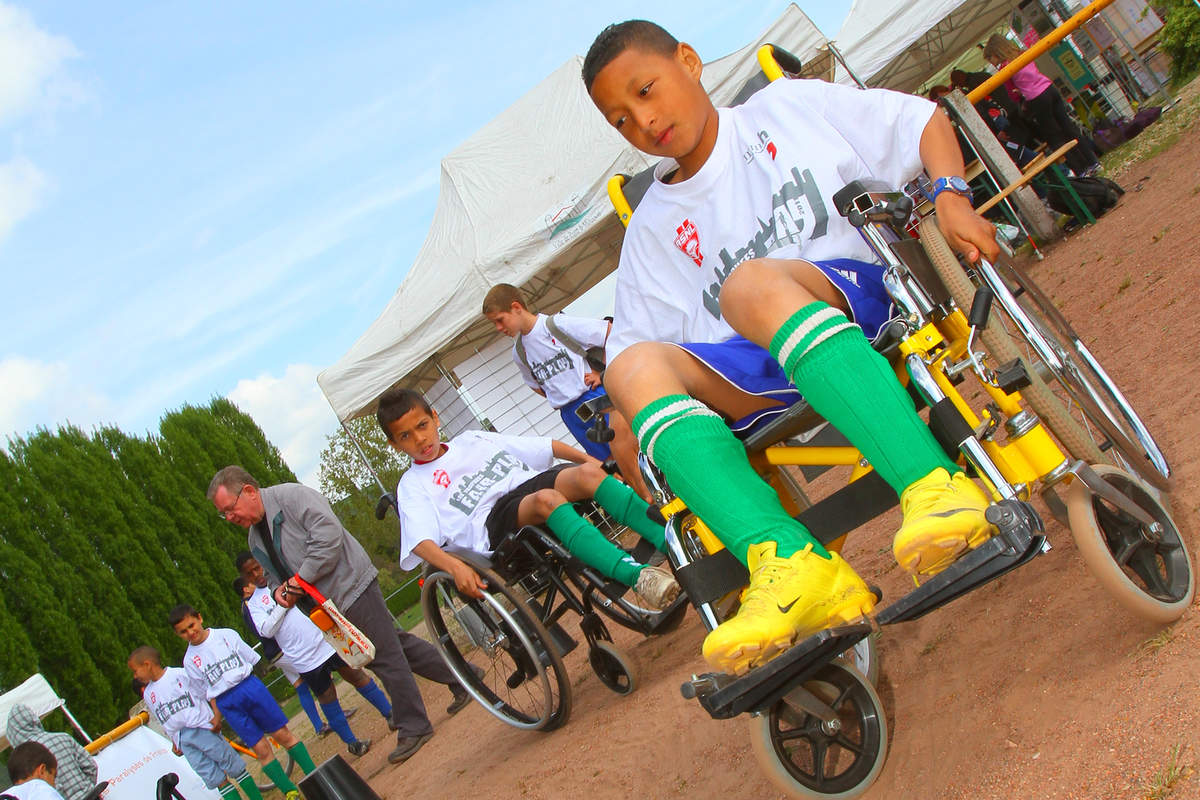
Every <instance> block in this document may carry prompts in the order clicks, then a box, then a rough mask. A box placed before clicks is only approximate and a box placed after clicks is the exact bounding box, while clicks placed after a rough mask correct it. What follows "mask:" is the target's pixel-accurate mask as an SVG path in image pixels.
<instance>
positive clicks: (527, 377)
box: [513, 314, 608, 408]
mask: <svg viewBox="0 0 1200 800" xmlns="http://www.w3.org/2000/svg"><path fill="white" fill-rule="evenodd" d="M554 324H555V325H557V326H558V328H559V330H561V331H562V332H563V333H565V334H566V335H567V336H570V337H571V338H573V339H574V340H575V341H577V342H579V344H581V345H583V346H584V347H585V348H586V347H603V346H604V340H605V339H606V338H607V337H608V320H604V319H588V318H586V317H568V316H566V315H565V314H555V315H554ZM521 342H522V343H523V344H524V345H525V359H526V360H527V361H528V362H529V367H528V368H526V366H525V365H524V364H523V363H521V359H520V358H518V357H517V346H516V343H515V342H514V343H513V360H514V361H516V362H517V370H518V371H519V372H520V373H521V378H522V379H524V381H525V383H526V384H527V385H528V386H529V387H530V388H531V389H541V390H542V391H543V392H545V393H546V400H547V401H548V402H549V403H550V405H552V406H554V407H555V408H562V407H563V406H565V405H566V404H567V403H570V402H571V401H572V400H574V399H575V398H577V397H579V395H581V394H583V393H584V392H586V391H587V390H588V386H587V384H586V383H584V382H583V376H584V375H586V374H587V373H588V372H591V371H592V368H591V367H590V366H588V364H587V362H586V361H584V360H583V357H582V356H579V355H576V354H575V353H572V352H571V350H570V349H569V348H568V347H567V346H566V345H565V344H563V343H562V342H560V341H558V339H556V338H555V337H554V335H553V334H551V333H550V329H549V328H547V327H546V315H545V314H538V315H537V319H536V320H535V321H534V323H533V328H532V329H531V330H530V331H529V333H527V334H524V335H523V336H522V337H521Z"/></svg>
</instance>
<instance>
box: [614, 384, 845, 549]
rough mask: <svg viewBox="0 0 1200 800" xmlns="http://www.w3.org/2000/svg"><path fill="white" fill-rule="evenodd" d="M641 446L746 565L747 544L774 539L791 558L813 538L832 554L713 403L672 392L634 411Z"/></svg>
mask: <svg viewBox="0 0 1200 800" xmlns="http://www.w3.org/2000/svg"><path fill="white" fill-rule="evenodd" d="M633 431H634V433H635V434H636V435H637V438H638V442H640V443H641V446H642V449H643V450H644V451H645V452H646V454H647V455H649V456H650V458H651V459H653V461H654V463H655V464H657V465H658V468H659V469H661V470H662V471H663V474H664V475H666V476H667V482H668V483H670V484H671V489H672V490H673V491H674V492H675V494H677V495H679V496H680V497H682V498H683V501H684V502H685V503H687V504H688V507H689V508H691V509H692V511H694V512H695V513H696V515H697V516H698V517H700V519H702V520H704V522H705V523H706V524H707V525H708V527H709V528H711V529H712V532H713V533H715V534H716V535H717V537H718V538H720V540H721V541H722V542H724V543H725V546H726V547H727V548H729V552H731V553H733V554H734V555H735V556H736V557H737V558H738V559H739V560H740V561H741V562H742V563H743V564H745V563H746V551H747V550H748V549H749V547H750V545H752V544H757V543H759V542H775V544H776V549H775V554H776V555H777V556H779V557H780V558H787V557H788V556H790V555H792V554H793V553H795V552H796V551H797V550H802V549H804V547H805V545H809V544H811V545H812V546H813V552H815V553H817V554H819V555H821V556H823V557H824V558H829V553H828V552H827V551H826V550H825V548H824V547H822V546H821V543H820V542H818V541H817V540H816V539H815V538H813V535H812V534H811V533H809V532H808V529H807V528H805V527H804V526H803V525H801V524H800V523H799V522H797V521H796V520H794V519H792V518H791V517H790V516H789V515H788V513H787V512H786V511H784V509H783V506H782V505H780V503H779V497H778V495H776V494H775V491H774V490H773V489H772V488H771V487H770V486H768V485H767V484H766V483H765V482H764V481H763V480H762V479H761V478H759V477H758V475H757V473H755V472H754V469H753V468H752V467H751V466H750V462H749V461H748V460H747V459H746V451H745V449H744V448H743V447H742V443H741V442H739V441H738V440H737V439H736V438H734V435H733V433H732V432H731V431H730V430H729V428H728V426H726V425H725V423H724V421H722V419H721V418H720V417H719V416H717V414H716V413H714V412H713V411H712V409H710V408H708V407H707V406H705V405H704V404H703V403H701V402H699V401H698V400H693V399H692V398H691V397H688V396H687V395H682V394H676V395H667V396H666V397H663V398H661V399H659V400H655V401H654V402H653V403H651V404H650V405H648V406H646V407H645V408H643V409H642V410H641V412H640V413H639V414H638V415H637V416H636V417H634V418H633Z"/></svg>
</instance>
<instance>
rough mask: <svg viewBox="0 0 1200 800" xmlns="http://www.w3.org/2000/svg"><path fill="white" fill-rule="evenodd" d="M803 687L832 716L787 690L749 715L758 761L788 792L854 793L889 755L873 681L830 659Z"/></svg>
mask: <svg viewBox="0 0 1200 800" xmlns="http://www.w3.org/2000/svg"><path fill="white" fill-rule="evenodd" d="M803 688H804V689H806V690H807V691H808V692H810V693H811V694H812V695H814V696H815V697H816V699H817V700H818V701H819V702H821V703H823V704H825V705H827V706H829V707H830V708H832V709H833V712H834V714H835V715H836V718H835V719H833V720H829V721H827V720H822V719H821V718H820V717H819V716H817V715H816V714H814V713H812V712H811V711H808V710H805V709H804V708H803V707H801V706H802V704H801V703H799V702H794V701H791V700H789V698H788V696H786V695H785V696H784V697H783V698H781V699H780V700H779V701H778V702H776V703H775V704H774V705H773V706H771V707H770V708H769V709H767V710H765V711H763V712H762V713H761V714H757V715H754V716H752V717H750V743H751V746H752V748H753V750H754V754H755V756H756V757H757V758H758V761H759V764H760V765H761V766H762V768H763V769H764V770H765V771H766V773H767V774H768V775H769V776H770V778H771V780H772V782H773V783H774V784H775V785H776V786H778V787H779V788H780V789H782V790H783V791H784V792H786V793H787V794H788V795H789V796H791V797H803V798H825V799H826V800H848V798H852V797H858V796H859V795H861V794H862V793H863V792H865V791H866V790H867V789H868V788H870V786H871V784H872V783H874V782H875V779H876V778H878V777H879V772H880V771H881V770H882V769H883V763H884V761H885V759H886V757H887V720H886V718H885V717H884V713H883V704H882V703H881V702H880V700H879V695H878V694H876V693H875V687H873V686H872V685H871V684H870V682H869V681H867V679H866V678H864V677H863V676H862V675H861V674H860V673H859V672H858V670H856V669H853V668H852V667H848V666H846V665H845V664H842V663H840V662H838V661H831V662H829V663H828V664H825V665H824V666H823V667H821V668H820V670H818V671H817V673H816V674H815V675H814V676H813V677H812V678H810V679H809V680H808V681H805V683H804V686H803Z"/></svg>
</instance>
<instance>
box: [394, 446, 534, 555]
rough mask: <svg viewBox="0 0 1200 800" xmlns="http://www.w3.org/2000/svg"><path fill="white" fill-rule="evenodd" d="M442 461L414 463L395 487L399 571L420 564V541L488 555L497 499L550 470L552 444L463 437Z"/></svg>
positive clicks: (447, 452)
mask: <svg viewBox="0 0 1200 800" xmlns="http://www.w3.org/2000/svg"><path fill="white" fill-rule="evenodd" d="M446 447H447V450H446V452H445V453H443V454H442V456H441V457H440V458H436V459H434V460H433V461H428V462H426V463H424V464H420V463H416V462H414V463H413V465H412V466H411V467H409V468H408V470H407V471H405V473H404V475H402V476H401V477H400V483H399V484H398V485H397V487H396V500H397V505H399V507H400V568H401V569H413V568H414V567H416V566H417V565H419V564H420V563H421V559H420V558H419V557H417V556H414V555H413V553H412V551H413V548H414V547H416V546H417V545H418V544H420V543H421V542H424V541H431V542H433V543H434V544H436V545H437V546H438V547H445V546H446V545H455V546H458V547H463V548H466V549H468V550H472V551H474V552H476V553H479V554H481V555H490V554H491V552H492V547H491V544H490V543H489V542H488V534H487V529H486V527H485V523H486V522H487V516H488V514H489V513H490V512H491V510H492V507H493V506H495V504H496V501H497V500H498V499H500V497H501V496H502V495H504V494H506V493H508V492H509V491H511V490H512V489H515V488H516V487H517V486H520V485H521V484H522V483H524V482H525V481H527V480H529V479H530V478H532V477H533V476H534V475H537V474H538V473H540V472H544V471H545V470H547V469H549V468H550V467H551V466H553V465H554V451H553V450H552V449H551V448H552V440H551V439H548V438H542V437H534V436H507V435H505V434H502V433H491V432H488V431H466V432H464V433H460V434H459V435H458V436H456V437H454V439H453V440H452V441H450V442H447V443H446Z"/></svg>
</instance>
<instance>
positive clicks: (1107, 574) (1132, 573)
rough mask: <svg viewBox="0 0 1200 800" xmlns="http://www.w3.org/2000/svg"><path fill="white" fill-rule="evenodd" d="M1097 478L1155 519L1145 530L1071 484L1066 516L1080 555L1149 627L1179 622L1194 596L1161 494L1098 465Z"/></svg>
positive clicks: (1182, 550)
mask: <svg viewBox="0 0 1200 800" xmlns="http://www.w3.org/2000/svg"><path fill="white" fill-rule="evenodd" d="M1092 469H1094V470H1095V471H1096V472H1097V473H1098V474H1099V475H1100V477H1102V478H1104V480H1105V481H1107V482H1108V483H1110V484H1112V485H1113V486H1115V487H1116V488H1117V489H1119V490H1120V491H1121V493H1122V494H1124V495H1125V496H1127V497H1129V498H1130V499H1132V500H1133V501H1134V502H1135V503H1137V504H1138V505H1139V506H1140V507H1141V508H1143V509H1145V510H1146V511H1148V512H1149V513H1150V516H1151V517H1153V518H1154V521H1155V524H1154V525H1146V524H1144V523H1142V522H1140V521H1138V520H1136V519H1134V518H1133V517H1131V516H1130V515H1129V514H1127V513H1125V512H1124V511H1122V510H1121V509H1119V508H1116V507H1115V506H1113V505H1111V504H1109V503H1107V502H1105V501H1104V500H1102V499H1101V498H1100V497H1098V496H1095V495H1093V494H1092V493H1091V491H1090V490H1089V489H1088V488H1087V486H1085V485H1084V484H1083V481H1079V480H1076V481H1074V482H1072V484H1071V486H1069V487H1068V488H1067V495H1066V499H1067V515H1068V517H1069V518H1070V521H1071V535H1072V536H1074V538H1075V543H1076V545H1077V546H1078V547H1079V554H1080V556H1082V557H1083V561H1084V563H1085V564H1087V566H1088V569H1089V570H1090V571H1091V572H1092V574H1093V575H1095V576H1096V579H1097V580H1098V581H1100V583H1101V585H1103V586H1104V588H1105V589H1106V590H1108V592H1109V593H1110V594H1112V596H1113V597H1114V598H1116V600H1117V601H1118V602H1120V603H1121V605H1123V606H1125V607H1126V608H1127V609H1129V610H1130V611H1132V612H1133V613H1134V614H1137V615H1138V616H1139V617H1143V618H1145V619H1148V620H1152V621H1154V622H1159V623H1163V624H1166V623H1168V622H1174V621H1175V620H1177V619H1179V617H1180V615H1182V614H1183V612H1184V611H1186V610H1187V607H1188V606H1189V605H1191V603H1192V597H1193V596H1194V595H1195V589H1196V585H1195V578H1194V576H1193V575H1192V564H1191V559H1190V558H1189V557H1188V552H1187V547H1186V546H1185V545H1184V543H1183V537H1182V536H1180V534H1179V528H1178V527H1177V526H1176V525H1175V520H1174V519H1172V518H1171V511H1170V509H1169V508H1168V507H1167V505H1166V503H1165V501H1164V500H1162V499H1161V498H1162V495H1161V494H1160V493H1159V492H1158V491H1156V490H1155V489H1153V488H1152V487H1151V486H1150V485H1149V484H1147V483H1145V482H1144V481H1142V480H1140V479H1139V478H1136V477H1134V476H1133V475H1131V474H1129V473H1128V472H1126V471H1124V470H1121V469H1117V468H1116V467H1110V466H1108V465H1106V464H1097V465H1095V466H1094V467H1092Z"/></svg>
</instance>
